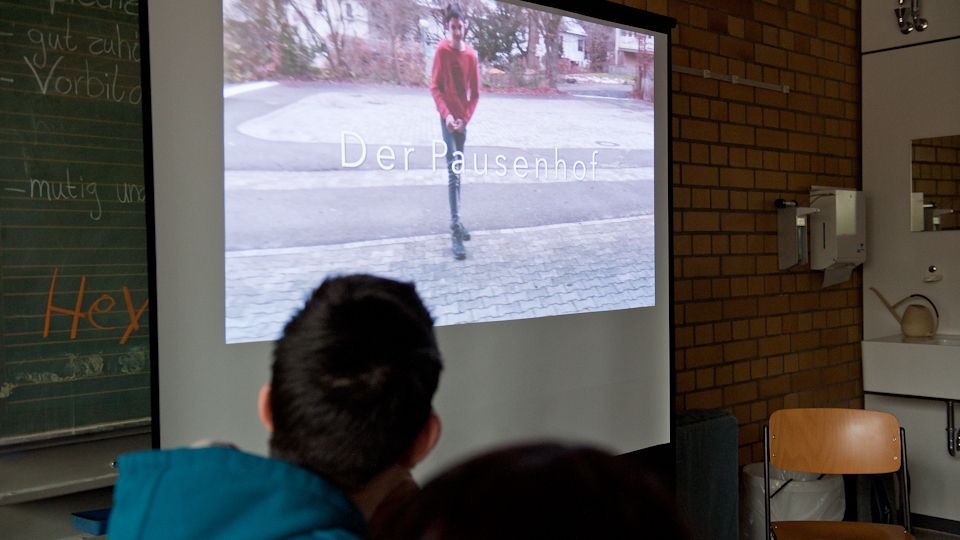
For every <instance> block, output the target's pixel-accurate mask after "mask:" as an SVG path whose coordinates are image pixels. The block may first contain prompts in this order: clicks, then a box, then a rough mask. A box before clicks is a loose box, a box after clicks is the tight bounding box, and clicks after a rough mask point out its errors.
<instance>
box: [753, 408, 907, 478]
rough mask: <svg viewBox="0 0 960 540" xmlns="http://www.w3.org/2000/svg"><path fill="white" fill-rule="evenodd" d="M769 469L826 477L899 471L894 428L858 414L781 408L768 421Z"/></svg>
mask: <svg viewBox="0 0 960 540" xmlns="http://www.w3.org/2000/svg"><path fill="white" fill-rule="evenodd" d="M769 443H770V464H771V465H773V466H774V467H778V468H780V469H789V470H793V471H802V472H812V473H826V474H878V473H888V472H894V471H897V470H899V469H900V463H901V461H902V457H901V455H900V424H899V422H898V421H897V418H896V417H895V416H893V415H892V414H887V413H883V412H877V411H864V410H860V409H783V410H779V411H777V412H775V413H773V414H772V415H771V416H770V440H769Z"/></svg>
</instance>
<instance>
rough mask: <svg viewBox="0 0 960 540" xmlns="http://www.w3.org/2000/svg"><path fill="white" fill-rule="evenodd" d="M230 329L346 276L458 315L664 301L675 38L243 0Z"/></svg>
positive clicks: (227, 182) (231, 44)
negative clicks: (666, 76) (390, 283)
mask: <svg viewBox="0 0 960 540" xmlns="http://www.w3.org/2000/svg"><path fill="white" fill-rule="evenodd" d="M223 14H224V18H223V26H224V36H223V39H224V90H223V92H224V161H225V173H224V205H225V271H226V341H227V342H228V343H240V342H248V341H263V340H273V339H276V338H277V337H278V336H279V335H280V333H281V331H282V328H283V324H284V323H285V322H286V321H287V320H288V319H289V317H290V316H291V314H292V313H293V312H294V311H296V310H297V309H299V308H300V307H301V306H302V305H303V301H304V300H305V298H306V296H307V295H308V294H309V292H310V291H311V290H312V289H313V288H314V287H316V285H317V284H318V283H319V282H320V281H321V280H322V279H323V278H324V277H326V276H328V275H340V274H349V273H357V272H364V273H372V274H376V275H381V276H386V277H391V278H395V279H402V280H406V281H413V282H415V283H416V285H417V289H418V291H419V292H420V295H421V296H422V297H423V298H424V299H425V301H426V302H427V304H428V307H430V310H431V313H432V314H433V316H434V317H435V318H436V321H437V324H439V325H448V324H459V323H470V322H481V321H503V320H511V319H521V318H531V317H544V316H553V315H563V314H571V313H583V312H592V311H605V310H614V309H628V308H638V307H647V306H652V305H654V216H653V213H654V95H653V94H654V90H653V80H654V73H653V52H654V38H653V37H652V36H648V35H645V34H643V33H637V32H633V31H629V30H625V29H621V28H615V27H613V26H608V25H604V24H598V23H594V22H588V21H582V20H577V19H574V18H571V17H567V16H563V15H561V14H556V13H548V12H544V11H539V10H535V9H530V8H527V7H520V6H516V5H511V4H504V3H499V2H493V1H487V0H470V1H464V2H461V3H459V4H454V5H452V6H451V5H448V4H447V2H442V3H436V4H434V3H432V2H423V1H420V0H362V1H359V0H349V1H348V0H325V1H323V2H318V1H315V0H282V1H276V0H225V1H224V10H223Z"/></svg>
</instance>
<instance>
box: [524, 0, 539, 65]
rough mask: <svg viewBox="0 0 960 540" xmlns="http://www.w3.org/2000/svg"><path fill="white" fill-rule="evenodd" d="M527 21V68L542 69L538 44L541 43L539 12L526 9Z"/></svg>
mask: <svg viewBox="0 0 960 540" xmlns="http://www.w3.org/2000/svg"><path fill="white" fill-rule="evenodd" d="M526 11H527V16H526V19H527V20H526V23H527V68H528V69H533V70H539V69H540V58H539V57H537V45H539V44H540V17H538V15H537V12H535V11H532V10H526Z"/></svg>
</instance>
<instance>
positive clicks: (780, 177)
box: [757, 171, 787, 191]
mask: <svg viewBox="0 0 960 540" xmlns="http://www.w3.org/2000/svg"><path fill="white" fill-rule="evenodd" d="M757 188H759V189H776V190H781V191H782V190H785V189H787V173H784V172H779V171H757Z"/></svg>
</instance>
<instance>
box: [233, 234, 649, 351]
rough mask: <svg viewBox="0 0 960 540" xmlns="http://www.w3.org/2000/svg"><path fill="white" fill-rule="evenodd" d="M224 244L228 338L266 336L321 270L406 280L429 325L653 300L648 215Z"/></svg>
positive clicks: (260, 338) (638, 304) (645, 303)
mask: <svg viewBox="0 0 960 540" xmlns="http://www.w3.org/2000/svg"><path fill="white" fill-rule="evenodd" d="M472 235H473V239H472V240H471V241H469V242H467V243H466V247H467V259H466V260H464V261H456V260H454V258H453V255H452V253H451V249H450V247H451V243H450V235H449V234H443V235H430V236H417V237H410V238H397V239H389V240H377V241H365V242H354V243H350V244H339V245H328V246H313V247H300V248H283V249H264V250H249V251H234V252H227V253H226V316H227V321H226V338H227V342H228V343H237V342H244V341H263V340H273V339H276V338H277V337H278V336H279V334H280V332H281V330H282V328H283V325H284V324H285V323H286V321H287V320H288V319H289V317H290V316H291V315H292V313H293V312H295V311H296V310H297V309H299V308H301V307H302V306H303V303H304V301H305V300H306V298H307V296H308V295H309V294H310V292H311V291H312V290H313V289H314V288H315V287H316V286H317V285H318V284H319V283H320V282H321V281H322V280H323V279H324V278H325V277H326V276H328V275H336V274H338V273H343V272H348V273H356V272H365V273H372V274H376V275H380V276H385V277H391V278H395V279H401V280H407V281H414V282H415V283H416V285H417V290H418V291H419V293H420V295H421V296H422V297H423V299H424V302H425V303H426V304H427V307H428V308H430V312H431V314H432V315H433V316H434V317H435V318H436V321H437V324H438V325H449V324H459V323H463V322H467V321H495V320H501V321H502V320H510V319H519V318H529V317H543V316H550V315H562V314H569V313H578V312H585V311H604V310H608V309H623V308H634V307H643V306H650V305H653V302H654V236H653V235H654V224H653V217H652V216H642V217H634V218H625V219H614V220H602V221H592V222H583V223H566V224H559V225H548V226H543V227H529V228H523V229H502V230H495V231H476V232H473V233H472Z"/></svg>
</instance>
